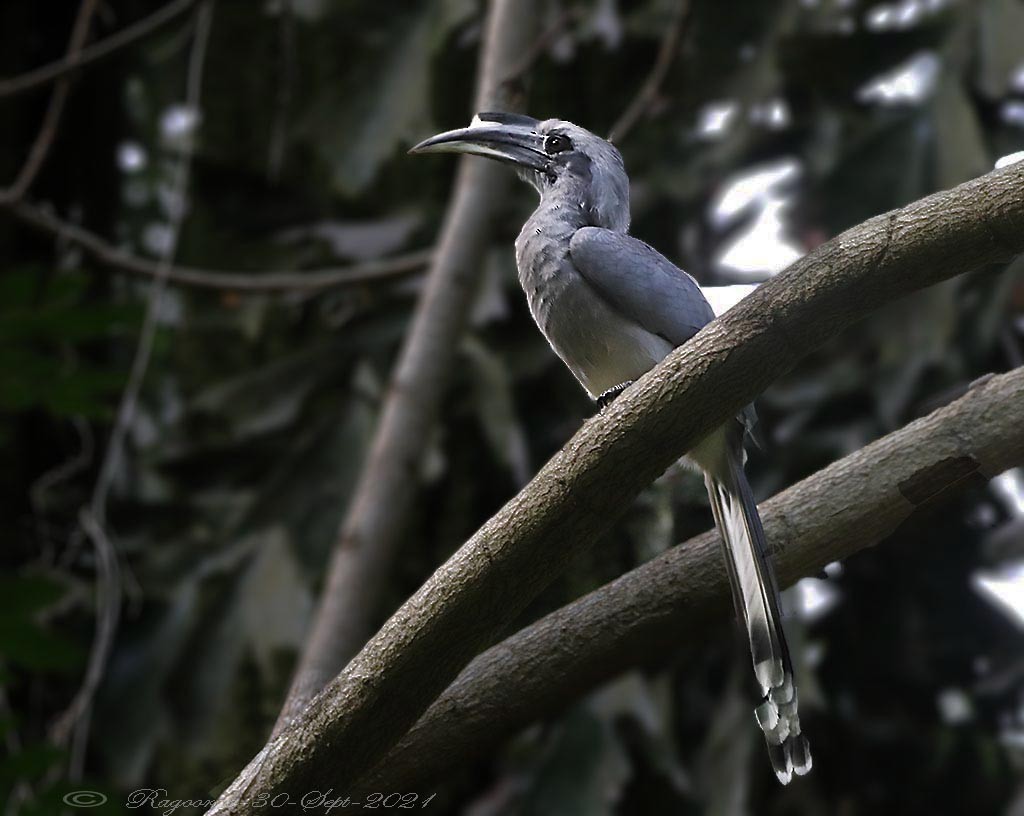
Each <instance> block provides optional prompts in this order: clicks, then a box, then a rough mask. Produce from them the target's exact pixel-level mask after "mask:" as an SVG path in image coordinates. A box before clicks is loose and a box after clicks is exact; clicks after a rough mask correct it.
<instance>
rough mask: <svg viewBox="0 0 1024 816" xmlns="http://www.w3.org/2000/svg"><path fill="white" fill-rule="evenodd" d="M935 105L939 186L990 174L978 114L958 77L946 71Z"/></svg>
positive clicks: (937, 92)
mask: <svg viewBox="0 0 1024 816" xmlns="http://www.w3.org/2000/svg"><path fill="white" fill-rule="evenodd" d="M1022 30H1024V29H1022ZM932 108H933V111H934V114H933V115H934V117H935V125H934V133H935V135H936V138H935V163H936V169H935V175H936V186H937V187H938V188H940V189H946V188H949V187H953V186H955V185H957V184H960V182H963V181H967V180H968V179H972V178H975V177H976V176H980V175H982V174H984V173H987V172H988V171H989V169H990V168H991V167H992V161H991V159H990V158H989V155H988V150H987V149H986V148H985V140H984V137H983V136H982V133H981V127H980V126H979V124H978V116H977V114H976V113H975V110H974V106H973V105H972V104H971V101H970V99H968V97H967V93H966V91H965V90H964V87H963V85H962V83H961V80H960V78H959V77H958V76H955V75H951V74H949V73H948V72H946V74H945V75H944V77H943V79H942V80H940V82H939V87H938V90H937V91H936V93H935V96H934V98H933V100H932Z"/></svg>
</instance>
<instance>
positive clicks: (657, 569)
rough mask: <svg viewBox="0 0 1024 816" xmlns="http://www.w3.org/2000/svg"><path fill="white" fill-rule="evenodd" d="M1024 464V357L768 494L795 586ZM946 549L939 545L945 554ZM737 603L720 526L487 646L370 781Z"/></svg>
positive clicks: (689, 640)
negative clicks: (1013, 367) (926, 413)
mask: <svg viewBox="0 0 1024 816" xmlns="http://www.w3.org/2000/svg"><path fill="white" fill-rule="evenodd" d="M1022 463H1024V368H1018V369H1017V370H1015V371H1013V372H1011V373H1009V374H1004V375H1001V376H998V377H994V378H992V379H989V380H987V381H985V382H984V383H980V384H978V385H977V386H976V387H974V388H972V389H971V390H969V391H968V392H967V394H966V395H965V396H963V397H961V398H960V399H959V400H957V401H956V402H954V403H952V404H951V405H948V406H946V407H944V408H941V409H939V410H937V411H935V412H934V413H932V414H930V415H929V416H927V417H925V418H923V419H919V420H917V421H916V422H913V423H911V424H910V425H908V426H907V427H905V428H903V429H901V430H899V431H896V432H895V433H892V434H889V435H888V436H886V437H883V438H882V439H879V440H878V441H876V442H873V443H872V444H870V445H868V446H867V447H866V448H864V449H862V450H860V451H857V452H856V453H854V454H851V455H850V456H847V457H846V458H844V459H841V460H840V461H838V462H836V463H834V464H832V465H830V466H829V467H827V468H825V469H824V470H822V471H820V472H819V473H816V474H814V475H813V476H810V477H809V478H807V479H804V480H803V481H802V482H800V483H799V484H796V485H794V486H793V487H791V488H789V489H788V490H786V491H784V492H783V493H781V494H779V495H778V496H776V497H775V498H773V499H771V500H770V501H768V502H766V503H764V504H763V505H761V514H762V518H763V521H764V525H765V531H766V533H767V535H768V540H769V541H770V542H772V549H773V551H774V559H775V562H776V566H777V573H778V576H779V580H780V582H781V584H782V585H783V586H788V585H789V584H792V583H793V582H795V581H796V580H797V579H799V578H802V577H804V576H807V575H814V574H817V573H818V572H819V571H820V570H821V569H822V567H824V566H825V565H826V564H828V563H830V562H832V561H837V560H840V559H842V558H846V557H848V556H850V555H852V554H853V553H855V552H858V551H859V550H862V549H865V548H867V547H871V546H873V545H875V544H877V543H878V542H879V541H881V540H882V539H884V538H886V537H887V536H890V535H892V534H893V533H894V532H897V531H898V530H899V529H900V528H901V527H902V526H903V525H905V524H906V523H908V522H909V521H911V520H912V519H914V518H915V517H916V516H917V515H918V514H922V513H924V512H927V511H929V510H931V509H932V508H933V507H934V506H936V505H939V504H942V503H943V502H945V501H948V500H950V499H951V498H953V497H955V496H957V495H959V494H960V492H961V491H962V490H963V489H964V488H966V487H968V486H972V485H975V484H978V483H983V482H984V481H985V480H986V479H988V478H989V477H991V476H994V475H995V474H997V473H1000V472H1002V471H1003V470H1006V469H1007V468H1009V467H1013V466H1015V465H1020V464H1022ZM937 557H941V553H939V554H937ZM730 610H731V607H730V605H729V586H728V577H727V576H726V574H725V569H724V564H723V561H722V557H721V552H720V546H719V544H718V538H717V533H716V532H715V531H714V530H712V531H710V532H708V533H705V534H703V535H700V536H697V537H696V538H694V539H691V540H690V541H687V542H686V543H684V544H680V545H679V546H677V547H674V548H673V549H671V550H669V551H668V552H666V553H664V554H663V555H661V556H660V557H658V558H655V559H653V560H651V561H649V562H648V563H646V564H644V565H643V566H642V567H639V568H637V569H635V570H632V571H631V572H628V573H626V574H625V575H623V576H622V577H621V578H619V579H617V580H615V581H613V582H612V583H610V584H608V585H607V586H604V587H601V588H600V589H598V590H595V591H594V592H591V593H590V594H589V595H587V596H585V597H583V598H581V599H580V600H578V601H575V602H574V603H572V604H569V605H568V606H566V607H563V608H562V609H560V610H558V611H557V612H554V613H552V614H550V615H548V616H547V617H545V618H542V619H541V620H539V621H537V622H536V623H534V624H532V625H531V626H529V627H527V628H526V629H523V630H522V631H521V632H518V633H517V634H515V635H513V636H512V637H510V638H508V639H506V640H504V641H502V642H501V643H500V644H498V645H497V646H494V647H493V648H491V649H489V650H488V651H486V652H484V653H483V654H482V655H480V656H479V657H477V658H476V659H475V660H474V661H473V662H472V663H470V664H469V666H467V667H466V669H465V670H464V671H463V672H462V674H460V675H459V678H458V679H457V680H456V681H455V682H454V683H453V684H452V685H451V686H449V687H448V689H447V690H446V691H445V693H444V694H442V695H441V697H440V698H438V700H437V701H436V702H435V703H434V704H433V705H432V706H431V707H430V708H429V709H428V711H427V713H426V714H424V715H423V717H422V718H421V719H420V721H419V722H418V723H416V726H415V727H414V728H413V730H412V731H410V732H409V734H408V735H406V737H405V738H404V739H403V740H402V742H401V743H400V744H399V745H398V746H397V747H396V748H395V749H394V750H393V751H391V752H390V753H389V754H388V755H387V756H386V757H385V758H384V760H383V761H382V762H381V763H380V764H379V765H378V766H377V768H375V769H374V771H373V772H372V773H371V774H370V775H369V776H368V777H367V779H366V780H364V781H363V783H362V784H361V785H360V787H362V788H365V789H367V790H416V789H417V786H419V785H422V784H425V783H428V782H434V781H437V780H439V779H441V778H442V776H443V774H444V773H445V771H447V770H450V769H454V768H458V767H460V766H462V765H464V764H465V763H467V762H472V761H473V759H474V758H478V757H480V756H481V755H482V754H483V753H484V752H485V751H486V750H487V749H488V748H491V747H493V746H494V745H495V744H497V743H498V742H500V741H501V740H502V739H504V738H507V737H509V736H511V735H513V734H515V733H516V732H517V731H518V730H520V729H522V728H523V727H525V726H527V725H529V724H530V723H531V722H534V721H536V720H538V719H541V718H543V717H546V716H550V715H551V714H553V713H555V712H557V711H559V710H560V709H561V708H563V707H564V706H565V705H567V704H568V703H570V702H572V701H573V700H574V699H576V698H577V697H579V696H580V695H581V694H583V693H585V692H586V691H588V690H590V689H592V688H594V687H595V686H597V685H598V684H600V683H602V682H603V681H605V680H608V679H609V678H611V677H614V676H615V675H616V674H618V673H620V672H622V671H625V670H626V669H629V668H631V667H635V666H640V665H643V664H645V663H649V662H650V661H651V659H652V657H654V656H656V655H672V654H679V653H680V652H681V651H683V650H685V648H686V647H687V646H688V645H691V644H694V643H697V642H699V641H700V639H701V638H702V637H704V636H705V635H706V633H707V632H708V631H709V630H710V631H714V630H713V628H711V627H709V625H708V624H709V623H712V622H713V621H715V620H724V619H725V618H726V617H727V616H728V615H729V612H730Z"/></svg>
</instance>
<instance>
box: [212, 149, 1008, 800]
mask: <svg viewBox="0 0 1024 816" xmlns="http://www.w3.org/2000/svg"><path fill="white" fill-rule="evenodd" d="M1022 251H1024V164H1018V165H1009V166H1008V167H1004V168H1002V169H1001V170H996V171H994V172H992V173H989V174H987V175H985V176H982V177H981V178H978V179H974V180H973V181H969V182H967V183H965V184H961V185H960V186H958V187H956V188H954V189H952V190H948V191H946V192H942V193H937V194H935V195H932V196H929V197H928V198H925V199H922V200H920V201H917V202H914V203H913V204H910V205H908V206H907V207H904V208H902V209H899V210H894V211H892V212H890V213H887V214H885V215H880V216H876V217H875V218H872V219H869V220H868V221H865V222H864V223H863V224H860V225H858V226H856V227H853V228H852V229H850V230H847V231H846V232H844V233H843V234H842V235H839V236H837V237H836V238H834V239H832V240H831V241H828V242H826V243H825V244H822V245H821V246H819V247H818V248H817V249H815V250H814V251H813V252H811V253H809V254H808V255H805V256H804V257H803V258H801V259H800V260H799V261H797V262H796V263H795V264H793V265H792V266H790V267H789V269H787V270H786V271H785V272H783V273H781V274H779V275H777V276H776V277H774V278H773V279H772V280H770V281H768V282H767V283H765V284H763V285H762V286H760V287H759V288H758V289H756V290H755V291H754V292H753V293H752V294H750V295H749V296H748V297H747V298H745V299H744V300H742V301H741V302H740V303H739V304H737V305H736V306H734V307H733V308H732V309H730V310H729V311H728V312H727V313H726V314H724V315H722V316H721V317H719V318H717V319H716V320H714V321H712V322H711V323H710V324H708V325H707V326H706V327H705V328H704V329H703V330H701V332H700V333H698V334H697V335H696V336H695V337H694V338H693V339H692V340H690V341H689V342H688V343H686V344H685V345H683V346H681V347H680V348H678V349H676V350H675V351H673V352H672V353H671V354H669V355H668V357H666V358H665V359H664V360H663V361H662V362H661V363H660V364H659V365H658V366H656V367H655V368H654V369H653V370H652V371H651V372H649V373H648V374H646V375H645V376H643V377H642V378H641V379H640V380H639V381H637V382H636V383H635V384H634V385H633V386H631V387H630V388H629V389H627V390H626V391H625V392H624V393H623V394H622V395H621V396H620V397H619V398H618V399H617V400H616V401H615V402H614V403H612V405H611V406H609V407H608V408H607V409H606V410H605V411H603V412H602V413H601V414H599V415H598V416H596V417H594V418H593V419H591V420H590V421H589V422H587V424H586V425H585V426H584V427H583V428H582V429H581V430H580V431H579V432H578V433H577V434H576V436H575V437H574V438H573V439H572V440H570V441H569V442H568V443H567V444H566V446H565V447H564V448H563V449H562V450H561V451H560V452H559V453H557V454H556V455H555V456H554V457H553V458H552V459H551V460H550V461H549V462H548V463H547V464H546V465H545V466H544V467H543V468H542V469H541V470H540V472H539V473H538V474H537V476H536V477H535V478H534V479H533V480H532V481H531V482H530V484H529V485H527V486H526V487H525V488H524V489H523V490H522V491H520V493H519V494H518V495H517V496H516V497H515V498H513V499H512V500H511V501H510V502H508V504H506V505H505V506H504V507H503V508H502V509H501V510H500V511H499V512H498V513H497V514H495V516H494V517H493V518H491V519H490V520H489V521H488V522H487V523H486V524H485V525H484V526H483V527H481V528H480V530H478V531H477V533H476V534H475V535H474V536H473V537H472V538H471V539H470V540H469V541H468V542H466V544H464V545H463V546H462V547H461V548H460V549H459V550H458V551H457V552H456V553H455V554H454V555H452V557H451V558H450V559H449V560H448V561H447V562H446V563H445V564H443V565H442V566H441V567H439V568H438V569H437V570H436V571H435V572H434V574H433V575H432V576H431V577H430V578H429V579H428V580H427V582H426V583H425V584H424V585H423V586H422V587H421V588H420V589H419V590H418V591H417V592H416V593H415V594H414V595H413V596H412V597H411V598H410V599H409V600H408V601H406V603H405V604H403V605H402V607H401V608H400V609H399V610H398V611H397V612H395V614H394V615H392V617H391V618H390V619H389V620H388V621H387V623H385V624H384V626H383V627H382V628H381V630H380V631H379V632H378V633H377V635H375V636H374V637H373V638H371V640H370V641H369V642H368V643H367V644H366V646H365V647H364V648H363V650H362V651H361V652H360V653H359V654H358V655H356V656H355V657H354V658H353V659H352V660H351V661H350V662H349V663H348V664H347V665H346V667H345V669H344V670H343V671H342V672H341V673H340V674H339V675H338V676H337V677H336V678H335V679H334V680H332V681H331V682H330V683H328V685H327V686H326V687H325V688H324V690H323V692H321V693H320V694H319V695H317V696H316V697H315V698H314V699H313V700H312V702H311V703H310V704H309V706H308V707H307V708H305V709H304V710H302V711H301V713H299V714H298V715H297V717H296V718H295V719H294V721H293V722H292V723H291V724H290V725H289V726H287V727H286V728H284V729H283V730H282V731H281V733H280V734H279V736H277V737H276V738H275V739H273V740H272V741H271V742H270V743H269V744H268V745H267V746H266V747H265V748H264V749H263V750H262V751H261V752H260V753H259V754H258V755H257V756H256V757H255V758H254V759H253V760H252V761H251V762H250V763H249V765H248V766H247V767H246V768H245V770H243V771H242V773H241V774H240V775H239V777H238V778H237V779H236V780H235V782H233V783H232V784H231V785H230V786H229V787H228V789H227V790H226V791H225V792H224V794H223V795H222V796H221V798H220V800H218V803H217V804H216V805H215V806H214V808H213V809H212V810H211V811H210V812H211V813H214V814H226V813H232V814H236V813H246V812H248V810H249V808H248V802H249V801H252V800H253V798H254V797H258V796H263V795H273V793H275V792H282V791H288V792H292V793H293V794H294V792H295V791H302V790H312V789H314V788H316V789H321V790H322V789H324V787H330V786H333V787H334V788H335V789H339V790H346V789H350V788H351V786H352V784H353V783H354V782H356V781H357V780H358V779H359V778H360V777H361V776H363V775H364V774H365V773H367V772H368V771H369V770H370V769H371V768H372V767H373V766H374V765H376V764H377V763H378V762H379V761H380V760H381V759H383V757H384V756H385V754H386V753H387V752H388V751H389V750H390V749H391V748H392V747H393V746H394V745H395V744H396V743H397V741H398V740H399V739H400V738H401V737H402V736H403V735H404V734H405V732H406V731H407V730H408V729H409V728H410V727H411V726H412V725H413V724H414V723H415V721H416V720H418V719H419V717H420V716H422V714H423V712H424V711H426V709H427V707H428V706H429V705H430V703H431V702H433V700H434V699H436V698H437V696H438V695H440V694H441V693H442V692H443V691H444V689H445V688H446V687H447V686H448V685H449V684H450V683H451V682H452V681H453V680H454V679H455V678H456V676H457V675H458V674H459V672H461V671H462V669H463V668H464V667H465V666H466V665H467V664H468V663H469V662H470V660H472V658H473V657H475V656H476V655H477V654H479V653H480V652H481V651H482V650H483V649H485V648H487V647H489V646H490V645H492V644H493V643H494V642H495V641H496V640H497V639H498V637H499V635H500V634H501V633H502V632H503V630H504V629H505V628H506V627H508V626H509V625H510V624H511V623H512V622H513V621H514V620H515V618H516V617H517V616H518V615H519V614H520V613H521V612H522V611H523V609H524V608H525V607H526V605H527V604H528V603H529V602H530V601H531V600H532V599H533V598H534V597H536V595H537V593H539V592H540V591H541V590H543V589H544V588H545V587H546V586H548V585H549V584H550V582H551V581H552V580H553V579H554V578H555V577H556V576H557V575H559V574H560V573H561V572H562V571H563V570H564V569H565V568H566V566H567V565H568V564H569V563H570V562H571V561H572V560H573V559H574V558H575V557H577V556H578V555H579V554H580V553H581V552H582V551H583V550H584V549H585V548H586V547H587V546H589V545H590V544H592V543H593V542H594V541H595V540H596V539H597V538H599V537H600V536H601V535H602V534H603V533H604V532H605V531H606V530H607V529H608V528H609V527H610V526H611V525H612V524H613V523H614V522H615V521H616V520H617V519H618V518H620V517H621V515H622V513H623V512H625V510H626V508H627V507H628V506H629V505H630V504H631V503H632V501H633V499H634V498H635V497H636V496H637V495H638V494H639V492H640V491H641V490H643V489H644V488H645V487H646V486H647V485H649V484H650V483H651V482H652V481H654V479H656V478H657V477H658V476H659V475H661V474H662V473H663V472H664V471H665V469H666V468H667V467H668V466H669V465H671V464H672V463H673V462H674V461H675V460H676V459H678V458H679V456H681V455H682V454H683V453H684V452H685V451H687V450H690V449H692V448H693V446H694V445H695V444H697V443H698V442H699V441H700V440H701V439H703V438H704V437H706V436H707V435H708V434H709V433H710V432H712V431H713V430H714V429H715V428H718V427H720V426H721V425H722V424H723V423H724V422H726V421H728V420H729V419H730V418H731V417H733V416H735V415H736V414H737V413H738V412H739V411H740V409H741V408H742V406H743V405H745V404H746V403H748V402H750V400H751V399H753V398H754V397H756V395H757V394H758V393H760V392H761V391H763V390H764V389H765V388H766V387H767V386H768V385H769V384H771V382H772V381H773V380H775V379H776V378H777V377H779V376H780V375H782V374H783V373H785V372H786V371H788V370H789V369H790V368H792V366H793V365H795V364H796V362H797V361H798V360H800V359H801V358H802V357H804V356H805V355H807V354H808V353H810V352H811V351H812V350H813V349H815V348H817V347H819V346H820V345H821V344H823V343H824V342H826V341H827V340H829V339H831V338H832V337H834V336H836V335H837V334H838V333H839V332H840V331H842V330H843V329H845V328H846V327H848V326H850V325H851V324H852V323H853V322H855V321H857V320H860V319H862V318H863V317H865V316H866V315H868V314H870V313H871V312H872V311H874V310H876V309H878V308H879V307H881V306H882V305H884V304H885V303H888V302H890V301H892V300H894V299H896V298H899V297H903V296H905V295H907V294H909V293H911V292H913V291H916V290H918V289H920V288H922V287H925V286H929V285H932V284H934V283H937V282H939V281H941V280H946V279H948V278H950V277H952V276H954V275H957V274H960V273H962V272H966V271H968V270H970V269H973V268H976V267H978V266H980V265H984V264H988V263H996V262H1000V261H1006V260H1009V259H1010V258H1011V257H1013V256H1014V255H1016V254H1018V253H1020V252H1022ZM927 486H928V485H926V484H922V485H921V487H922V488H926V487H927ZM913 487H915V488H916V487H917V485H916V484H915V485H913ZM296 810H297V807H296V808H293V811H296ZM284 812H288V811H287V808H286V809H285V810H283V811H282V813H284Z"/></svg>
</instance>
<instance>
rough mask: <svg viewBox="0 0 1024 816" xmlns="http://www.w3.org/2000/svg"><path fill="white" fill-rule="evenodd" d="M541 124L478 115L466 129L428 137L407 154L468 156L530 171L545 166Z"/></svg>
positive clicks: (509, 115)
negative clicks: (483, 157)
mask: <svg viewBox="0 0 1024 816" xmlns="http://www.w3.org/2000/svg"><path fill="white" fill-rule="evenodd" d="M538 124H540V122H539V121H538V120H537V119H532V118H530V117H529V116H520V115H519V114H515V113H478V114H477V115H476V116H474V117H473V121H472V122H471V123H470V125H469V127H468V128H460V129H459V130H449V131H447V132H445V133H439V134H438V135H437V136H431V137H430V138H429V139H426V140H424V141H422V142H420V143H419V144H418V145H416V146H415V147H414V148H413V149H412V150H410V151H409V152H410V153H469V154H472V155H474V156H486V157H487V158H489V159H497V160H498V161H503V162H508V163H509V164H514V165H516V166H518V167H528V168H530V169H531V170H543V169H544V167H545V166H546V164H547V158H548V156H547V154H546V153H545V152H544V137H543V136H541V135H539V134H538V133H537V130H536V129H537V125H538Z"/></svg>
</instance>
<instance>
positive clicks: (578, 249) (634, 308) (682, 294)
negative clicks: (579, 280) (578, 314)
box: [569, 227, 715, 346]
mask: <svg viewBox="0 0 1024 816" xmlns="http://www.w3.org/2000/svg"><path fill="white" fill-rule="evenodd" d="M569 255H570V257H571V258H572V262H573V266H575V267H576V269H577V270H578V271H579V273H580V275H582V276H583V278H584V279H585V280H586V281H587V283H589V284H590V285H591V286H592V287H593V288H594V289H595V290H596V291H597V293H598V294H599V295H600V296H601V297H602V298H603V299H604V300H605V302H606V303H608V305H609V306H611V307H612V308H613V309H615V310H616V311H617V312H619V313H620V314H621V315H622V316H623V317H625V318H628V319H629V320H632V321H634V322H636V323H639V324H640V325H641V326H643V327H644V328H645V329H647V331H649V332H651V333H652V334H657V335H660V336H661V337H663V338H665V340H667V341H668V342H669V343H671V344H672V345H674V346H681V345H682V344H683V343H685V342H686V341H687V340H689V339H690V338H691V337H693V336H694V335H695V334H696V333H697V332H698V331H700V330H701V328H702V327H703V326H704V325H705V324H706V323H710V322H711V321H712V320H713V319H714V317H715V313H714V312H713V311H712V310H711V305H710V304H709V303H708V302H707V300H706V299H705V297H704V295H703V293H702V292H701V291H700V287H699V286H698V285H697V281H695V280H694V279H693V278H691V277H690V276H689V275H687V274H686V273H685V272H684V271H683V270H682V269H680V268H679V267H677V266H676V265H675V264H674V263H672V262H671V261H670V260H669V259H668V258H666V257H665V256H664V255H662V254H661V253H660V252H658V251H657V250H655V249H653V248H652V247H650V246H648V245H647V244H645V243H644V242H643V241H639V240H637V239H636V238H632V237H630V236H629V235H623V234H622V233H619V232H612V231H611V230H607V229H601V228H600V227H583V228H582V229H578V230H576V232H575V233H574V234H573V236H572V240H571V241H570V243H569Z"/></svg>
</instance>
